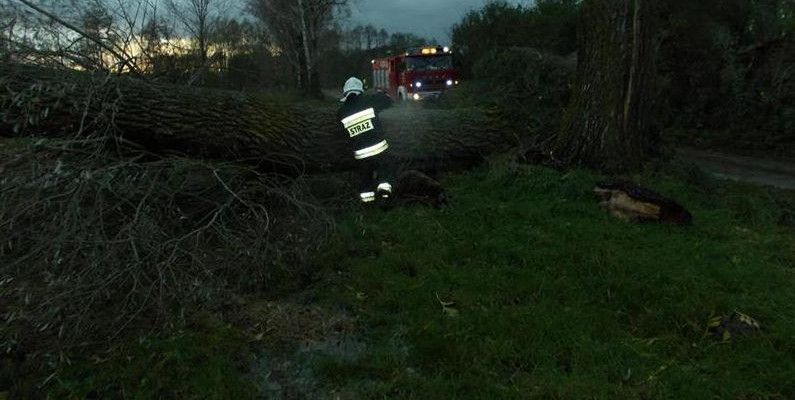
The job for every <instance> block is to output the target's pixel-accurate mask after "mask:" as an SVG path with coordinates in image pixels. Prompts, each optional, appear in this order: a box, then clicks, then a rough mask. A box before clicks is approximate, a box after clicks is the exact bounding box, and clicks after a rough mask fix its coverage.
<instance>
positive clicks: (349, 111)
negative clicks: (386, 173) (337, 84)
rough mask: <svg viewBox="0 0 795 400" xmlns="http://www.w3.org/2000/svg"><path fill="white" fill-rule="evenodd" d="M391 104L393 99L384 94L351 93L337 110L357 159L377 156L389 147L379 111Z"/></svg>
mask: <svg viewBox="0 0 795 400" xmlns="http://www.w3.org/2000/svg"><path fill="white" fill-rule="evenodd" d="M391 105H392V100H391V99H390V98H389V97H387V96H386V95H383V94H377V95H371V96H365V95H358V96H357V95H351V96H349V97H348V99H347V100H346V101H345V103H344V104H343V105H342V107H341V108H340V110H339V112H337V117H338V119H339V121H340V123H341V124H342V127H343V129H344V130H345V133H346V136H347V137H348V138H349V139H350V141H351V144H352V147H353V157H354V158H355V159H357V160H364V159H368V158H370V157H375V156H377V155H379V154H381V153H383V152H385V151H386V150H387V149H388V148H389V143H387V141H386V138H385V137H384V131H383V128H382V126H381V121H380V120H379V119H378V115H377V113H378V112H380V111H381V110H383V109H385V108H388V107H390V106H391Z"/></svg>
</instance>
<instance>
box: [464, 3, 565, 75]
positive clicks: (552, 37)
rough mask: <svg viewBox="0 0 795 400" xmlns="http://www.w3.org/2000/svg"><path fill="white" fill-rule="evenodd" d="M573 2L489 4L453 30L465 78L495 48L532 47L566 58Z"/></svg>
mask: <svg viewBox="0 0 795 400" xmlns="http://www.w3.org/2000/svg"><path fill="white" fill-rule="evenodd" d="M578 15H579V1H577V0H541V1H538V2H536V5H535V6H533V7H523V6H515V5H511V4H509V3H507V2H505V1H493V2H490V3H488V4H486V5H485V6H484V7H483V8H482V9H480V10H474V11H470V12H469V13H468V14H467V15H466V16H465V17H464V19H463V20H462V21H461V22H459V23H458V24H456V25H455V26H454V27H453V48H454V49H455V51H456V61H457V62H458V63H459V65H460V67H461V69H462V73H463V75H464V77H465V78H469V77H470V76H472V74H473V73H474V68H475V64H477V63H478V62H479V61H480V60H482V59H483V58H484V57H485V56H486V55H487V54H488V53H489V52H491V51H493V50H494V49H496V48H507V47H512V46H518V47H532V48H536V49H539V50H541V51H544V52H547V53H552V54H558V55H564V56H565V55H569V54H571V53H573V52H574V51H575V50H576V31H577V17H578Z"/></svg>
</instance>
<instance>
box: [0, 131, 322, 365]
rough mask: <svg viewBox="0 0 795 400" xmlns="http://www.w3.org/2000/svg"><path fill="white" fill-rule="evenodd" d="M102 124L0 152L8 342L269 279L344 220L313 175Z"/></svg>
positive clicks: (47, 338)
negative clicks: (95, 130)
mask: <svg viewBox="0 0 795 400" xmlns="http://www.w3.org/2000/svg"><path fill="white" fill-rule="evenodd" d="M108 120H112V118H109V119H108ZM104 126H105V130H104V131H102V132H101V133H99V134H96V135H88V136H86V135H85V134H84V135H81V136H80V138H79V139H78V138H72V139H68V138H64V139H57V140H53V139H48V140H43V139H41V140H36V139H33V140H32V139H27V140H25V141H24V142H25V143H27V144H24V145H19V146H17V147H18V148H16V149H15V150H13V151H11V152H10V153H12V154H15V156H9V154H4V155H3V157H1V158H0V159H1V160H3V161H0V316H1V317H2V320H1V321H0V333H2V334H0V342H2V343H0V345H2V346H3V348H2V350H3V351H5V352H10V351H15V352H19V351H24V352H29V351H31V350H32V349H36V350H37V351H39V352H45V353H46V352H48V351H49V352H53V351H54V350H55V349H58V348H61V349H63V348H65V346H78V347H80V346H91V347H93V345H95V344H97V343H102V342H106V341H107V340H109V339H113V338H115V337H117V336H119V335H121V334H124V333H129V332H131V331H135V330H140V329H150V328H156V327H158V326H163V324H171V323H175V322H179V321H177V320H178V319H179V317H180V316H184V315H185V314H186V312H187V311H190V310H195V309H205V310H206V309H210V310H213V309H218V308H219V307H224V306H225V305H226V304H229V301H230V299H233V298H235V296H238V295H239V294H240V293H252V292H261V291H267V290H268V289H269V288H270V286H271V285H273V284H274V283H275V282H276V281H277V280H279V279H285V277H297V276H300V275H302V274H305V273H307V271H306V270H304V269H303V268H306V265H307V264H308V258H309V256H310V254H312V253H313V252H314V251H315V250H316V249H317V248H318V247H319V246H321V245H322V244H323V242H324V240H325V238H327V237H328V234H329V233H330V232H331V230H332V229H333V225H332V221H331V219H330V217H329V216H327V215H326V213H325V212H324V211H323V209H322V208H320V207H319V206H318V205H317V204H318V203H317V202H316V201H315V200H314V199H313V198H312V196H311V195H310V194H309V192H308V190H306V185H304V184H302V181H301V178H297V179H296V178H295V177H291V178H287V177H284V176H281V175H278V174H275V173H265V172H262V171H258V170H256V169H253V168H252V167H249V166H246V165H244V164H238V163H226V162H207V161H201V160H197V159H191V158H186V157H177V156H169V157H163V156H155V155H152V154H148V153H145V152H142V151H140V150H134V149H130V148H129V147H128V146H125V143H124V142H122V141H120V140H118V138H117V137H115V136H114V135H112V134H109V132H110V131H111V130H112V125H111V124H106V125H104ZM19 142H20V140H19V139H17V140H14V141H13V143H19ZM6 143H9V141H6ZM5 147H8V146H5ZM0 149H3V147H0ZM6 151H7V150H6ZM7 152H8V151H7ZM50 354H52V353H50Z"/></svg>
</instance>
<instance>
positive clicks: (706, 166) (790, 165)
mask: <svg viewBox="0 0 795 400" xmlns="http://www.w3.org/2000/svg"><path fill="white" fill-rule="evenodd" d="M676 153H677V157H678V158H679V159H681V160H684V161H688V162H692V163H694V164H696V165H697V166H698V167H699V168H701V169H703V170H704V171H707V172H709V173H711V174H713V175H715V176H717V177H719V178H723V179H732V180H737V181H745V182H751V183H756V184H760V185H767V186H775V187H779V188H783V189H792V190H795V160H783V159H769V158H759V157H748V156H738V155H733V154H726V153H719V152H715V151H704V150H696V149H691V148H681V149H678V150H677V152H676Z"/></svg>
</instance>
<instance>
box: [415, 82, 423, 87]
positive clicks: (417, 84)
mask: <svg viewBox="0 0 795 400" xmlns="http://www.w3.org/2000/svg"><path fill="white" fill-rule="evenodd" d="M414 87H422V82H417V83H415V84H414Z"/></svg>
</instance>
